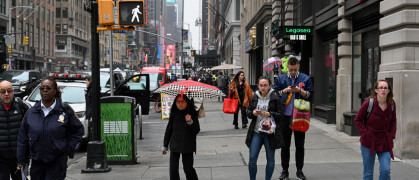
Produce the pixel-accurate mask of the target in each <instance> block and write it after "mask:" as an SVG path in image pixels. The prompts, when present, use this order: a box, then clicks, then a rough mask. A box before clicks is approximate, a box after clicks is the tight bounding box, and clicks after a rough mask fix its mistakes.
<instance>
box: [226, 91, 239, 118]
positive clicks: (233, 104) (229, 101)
mask: <svg viewBox="0 0 419 180" xmlns="http://www.w3.org/2000/svg"><path fill="white" fill-rule="evenodd" d="M231 95H233V94H232V93H230V95H229V97H228V98H224V104H223V112H224V113H227V114H235V113H237V106H238V105H239V99H237V98H233V97H231Z"/></svg>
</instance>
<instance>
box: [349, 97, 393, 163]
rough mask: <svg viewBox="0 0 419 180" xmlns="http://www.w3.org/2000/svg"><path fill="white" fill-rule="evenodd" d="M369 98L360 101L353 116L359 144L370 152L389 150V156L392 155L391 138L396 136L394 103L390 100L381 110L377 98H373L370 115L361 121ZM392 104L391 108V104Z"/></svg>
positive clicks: (364, 115)
mask: <svg viewBox="0 0 419 180" xmlns="http://www.w3.org/2000/svg"><path fill="white" fill-rule="evenodd" d="M368 102H369V100H366V101H365V102H364V103H362V106H361V108H359V111H358V113H357V114H356V117H355V125H356V127H357V128H358V130H359V132H360V133H361V139H360V141H361V145H363V146H365V147H367V148H369V149H371V154H373V153H374V151H377V152H388V151H390V154H391V158H393V159H394V156H393V150H392V149H393V146H394V143H393V139H394V138H395V137H396V129H397V122H396V121H397V118H396V103H394V101H393V102H390V103H389V104H388V105H387V108H386V109H385V110H384V111H383V110H381V108H380V106H379V105H378V101H377V98H374V105H373V107H372V110H371V113H370V117H369V118H368V119H367V120H366V122H365V124H364V122H363V120H364V118H365V117H366V116H367V108H368ZM392 105H393V106H394V109H393V110H392V107H391V106H392Z"/></svg>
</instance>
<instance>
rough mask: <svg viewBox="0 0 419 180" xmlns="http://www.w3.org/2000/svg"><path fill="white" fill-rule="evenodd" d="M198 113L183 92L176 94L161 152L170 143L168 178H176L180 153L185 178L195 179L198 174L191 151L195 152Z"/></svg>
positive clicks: (163, 152) (166, 148) (198, 129)
mask: <svg viewBox="0 0 419 180" xmlns="http://www.w3.org/2000/svg"><path fill="white" fill-rule="evenodd" d="M200 130H201V129H200V126H199V121H198V113H197V111H196V110H195V105H194V102H193V101H192V100H190V99H189V98H188V97H186V95H183V93H182V94H181V95H180V94H179V95H177V96H176V98H175V100H174V102H173V105H172V109H171V110H170V117H169V123H168V124H167V127H166V133H165V134H164V141H163V150H162V154H163V155H165V154H166V153H167V150H168V147H169V144H170V151H171V152H170V179H171V180H178V179H180V177H179V158H180V154H182V162H183V170H184V171H185V174H186V179H188V180H196V179H198V175H197V174H196V171H195V169H194V168H193V161H194V159H193V153H194V152H196V136H197V134H198V133H199V131H200Z"/></svg>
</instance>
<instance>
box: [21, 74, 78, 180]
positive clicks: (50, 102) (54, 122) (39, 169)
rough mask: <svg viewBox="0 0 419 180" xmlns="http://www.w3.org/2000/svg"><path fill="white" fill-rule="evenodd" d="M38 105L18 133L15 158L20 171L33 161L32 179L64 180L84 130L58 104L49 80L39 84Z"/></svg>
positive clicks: (57, 92) (54, 84) (67, 109)
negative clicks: (39, 99)
mask: <svg viewBox="0 0 419 180" xmlns="http://www.w3.org/2000/svg"><path fill="white" fill-rule="evenodd" d="M39 89H40V94H41V98H42V99H41V101H39V102H36V103H35V105H34V106H33V107H32V108H30V109H29V110H28V112H27V113H26V116H25V118H24V119H23V122H22V124H21V126H20V129H19V136H18V146H17V147H18V148H17V158H18V167H19V168H21V167H22V166H24V165H25V164H28V163H29V159H32V166H31V171H30V175H31V179H32V180H43V179H48V180H49V179H54V180H64V179H65V177H66V171H67V159H68V157H73V156H74V153H75V150H76V145H77V144H78V143H80V142H81V140H82V136H83V134H84V128H83V125H82V124H81V122H80V120H79V119H78V118H77V117H76V115H75V113H74V111H73V109H72V108H71V107H70V106H69V105H67V104H63V103H62V101H61V91H60V89H59V88H58V87H57V82H55V80H54V79H52V78H46V79H44V80H42V82H41V85H40V88H39Z"/></svg>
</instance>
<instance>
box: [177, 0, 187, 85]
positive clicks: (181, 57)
mask: <svg viewBox="0 0 419 180" xmlns="http://www.w3.org/2000/svg"><path fill="white" fill-rule="evenodd" d="M184 4H185V1H184V0H182V29H181V30H180V31H181V33H182V41H181V42H182V43H181V44H182V45H181V46H180V48H181V49H180V60H179V63H180V77H183V19H184V18H183V16H184V15H183V14H184V12H185V11H184V9H183V8H184V7H185V6H184ZM188 31H189V30H188ZM188 36H189V32H188Z"/></svg>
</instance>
